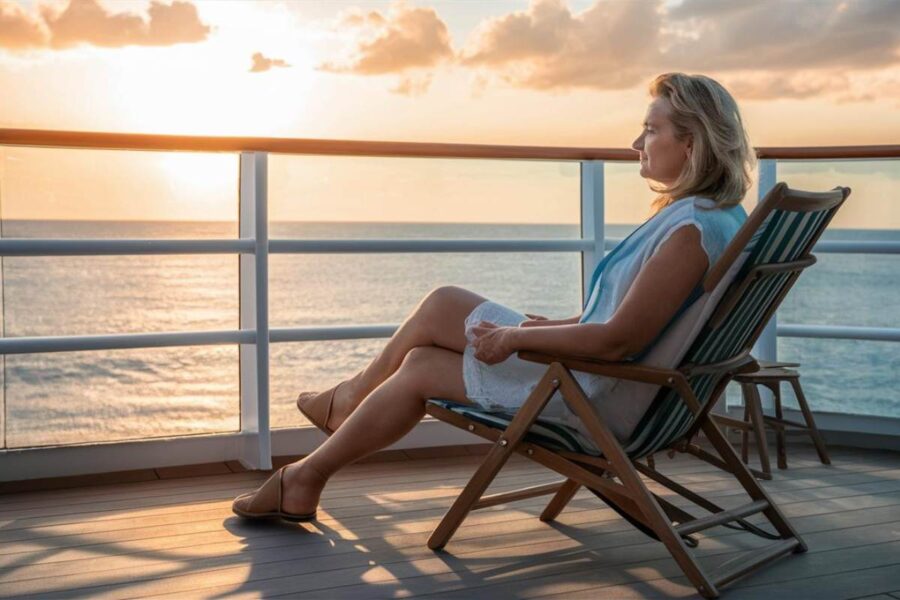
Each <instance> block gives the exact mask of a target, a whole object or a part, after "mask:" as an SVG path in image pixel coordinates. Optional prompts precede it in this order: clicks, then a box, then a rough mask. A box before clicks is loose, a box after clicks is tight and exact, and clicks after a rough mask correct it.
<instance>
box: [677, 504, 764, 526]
mask: <svg viewBox="0 0 900 600" xmlns="http://www.w3.org/2000/svg"><path fill="white" fill-rule="evenodd" d="M768 507H769V503H768V502H766V501H765V500H756V501H755V502H751V503H749V504H744V505H743V506H738V507H737V508H731V509H728V510H723V511H722V512H718V513H714V514H711V515H708V516H706V517H703V518H701V519H695V520H693V521H689V522H687V523H682V524H681V525H679V526H678V527H676V528H675V531H677V532H678V533H679V534H681V535H690V534H692V533H696V532H698V531H703V530H705V529H709V528H710V527H715V526H716V525H722V524H723V523H730V522H732V521H736V520H737V519H740V518H741V517H746V516H748V515H752V514H756V513H758V512H760V511H763V510H765V509H766V508H768Z"/></svg>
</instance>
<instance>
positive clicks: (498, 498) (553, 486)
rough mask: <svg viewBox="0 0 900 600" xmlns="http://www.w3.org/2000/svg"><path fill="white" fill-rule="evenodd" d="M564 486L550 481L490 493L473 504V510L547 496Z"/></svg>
mask: <svg viewBox="0 0 900 600" xmlns="http://www.w3.org/2000/svg"><path fill="white" fill-rule="evenodd" d="M563 483H564V482H563ZM562 486H563V484H562V483H559V482H556V483H548V484H546V485H534V486H531V487H527V488H521V489H518V490H514V491H512V492H505V493H502V494H490V495H488V496H482V497H481V499H480V500H479V501H478V502H476V503H475V504H474V505H473V506H472V510H478V509H480V508H488V507H489V506H497V505H500V504H507V503H509V502H518V501H519V500H526V499H528V498H535V497H537V496H546V495H547V494H555V493H556V492H558V491H559V488H561V487H562Z"/></svg>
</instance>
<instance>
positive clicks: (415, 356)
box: [395, 346, 442, 390]
mask: <svg viewBox="0 0 900 600" xmlns="http://www.w3.org/2000/svg"><path fill="white" fill-rule="evenodd" d="M440 352H442V350H440V349H438V348H435V347H434V346H416V347H415V348H412V349H411V350H410V351H409V352H407V353H406V356H405V357H403V362H402V363H401V364H400V368H399V369H398V370H397V373H396V374H395V375H396V376H397V378H398V379H399V380H401V381H402V383H403V384H404V385H408V386H410V387H411V388H412V389H415V390H421V389H423V388H424V387H425V386H427V384H428V382H429V380H430V379H431V378H432V377H434V374H435V370H436V369H437V367H438V364H437V363H438V360H439V356H438V354H439V353H440Z"/></svg>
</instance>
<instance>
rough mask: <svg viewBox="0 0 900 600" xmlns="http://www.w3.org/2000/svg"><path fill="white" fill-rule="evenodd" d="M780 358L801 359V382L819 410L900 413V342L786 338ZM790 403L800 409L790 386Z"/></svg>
mask: <svg viewBox="0 0 900 600" xmlns="http://www.w3.org/2000/svg"><path fill="white" fill-rule="evenodd" d="M778 358H779V360H786V361H796V362H799V363H800V365H801V366H800V369H799V370H800V375H801V376H800V384H801V385H802V387H803V393H804V395H805V396H806V400H807V402H808V404H809V407H810V409H811V410H812V411H813V412H816V411H822V412H836V413H845V414H850V415H866V416H876V417H892V418H900V398H898V396H897V371H898V369H900V344H897V343H895V342H872V341H864V340H827V339H802V338H780V339H779V340H778ZM782 394H783V398H784V405H785V406H786V407H788V408H797V404H796V401H795V400H794V398H793V393H792V392H791V391H790V386H788V385H786V384H785V385H783V386H782Z"/></svg>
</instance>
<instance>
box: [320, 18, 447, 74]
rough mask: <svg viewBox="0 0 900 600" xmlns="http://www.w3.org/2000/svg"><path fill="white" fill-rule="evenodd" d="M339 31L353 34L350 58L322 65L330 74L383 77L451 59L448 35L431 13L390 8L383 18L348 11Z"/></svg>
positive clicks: (443, 25)
mask: <svg viewBox="0 0 900 600" xmlns="http://www.w3.org/2000/svg"><path fill="white" fill-rule="evenodd" d="M340 27H344V28H348V29H352V30H354V32H355V33H354V37H355V39H354V40H353V49H352V51H351V53H350V56H349V57H348V58H346V59H344V60H339V61H336V62H326V63H323V64H322V65H320V67H319V68H320V69H322V70H324V71H330V72H334V73H354V74H358V75H384V74H389V73H401V72H405V71H408V70H412V69H422V68H428V67H433V66H435V65H438V64H440V63H442V62H444V61H448V60H450V59H452V58H453V48H452V47H451V44H450V33H449V32H448V30H447V26H446V25H445V24H444V22H443V21H442V20H441V18H440V17H438V15H437V13H436V12H435V11H434V9H431V8H419V7H411V6H407V5H406V4H404V3H402V2H398V3H394V4H392V5H391V7H390V10H389V12H388V14H387V16H384V15H382V14H381V13H379V12H378V11H371V12H369V13H360V12H359V11H351V12H348V13H345V14H344V15H342V17H341V19H340Z"/></svg>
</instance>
